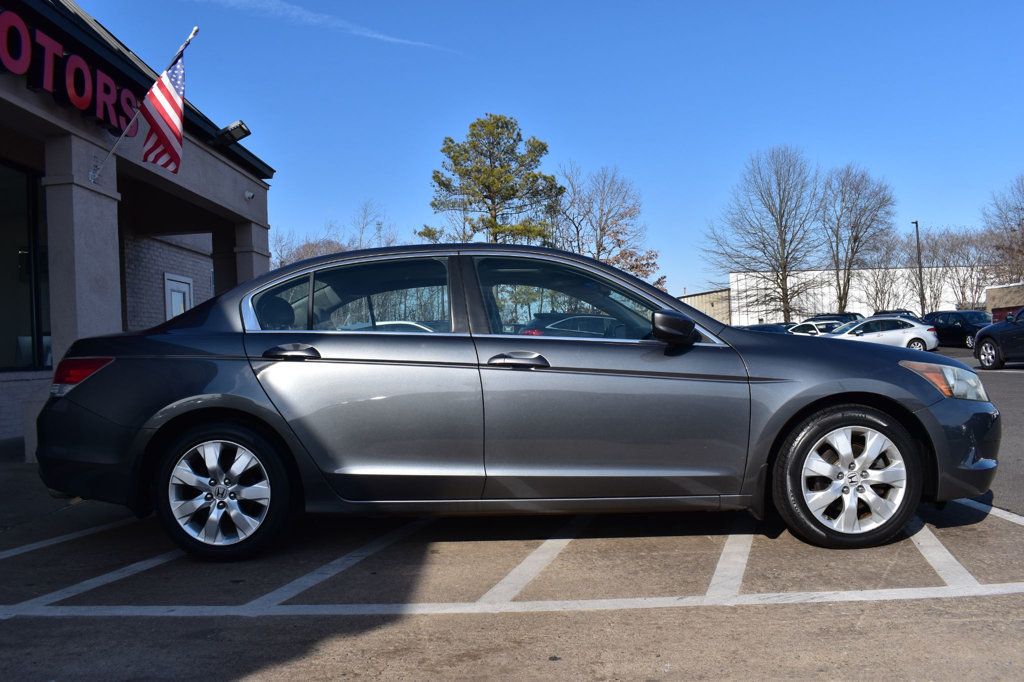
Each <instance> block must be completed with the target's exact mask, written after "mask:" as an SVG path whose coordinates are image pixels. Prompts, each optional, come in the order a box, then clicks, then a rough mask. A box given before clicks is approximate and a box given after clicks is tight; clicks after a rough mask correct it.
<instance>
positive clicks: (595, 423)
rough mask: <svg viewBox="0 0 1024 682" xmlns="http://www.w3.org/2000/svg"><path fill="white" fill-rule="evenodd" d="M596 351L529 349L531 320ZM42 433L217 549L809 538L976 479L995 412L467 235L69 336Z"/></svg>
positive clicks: (359, 256) (840, 538) (560, 340)
mask: <svg viewBox="0 0 1024 682" xmlns="http://www.w3.org/2000/svg"><path fill="white" fill-rule="evenodd" d="M538 314H540V315H542V316H543V315H545V314H556V315H569V314H572V315H586V316H598V317H601V318H607V319H608V322H607V324H604V325H603V331H602V333H601V335H599V336H593V337H581V336H571V335H566V336H559V335H557V334H554V333H552V334H548V333H545V334H543V335H528V334H521V333H519V330H522V329H523V328H524V327H525V326H526V325H528V324H530V323H531V321H533V320H535V319H537V315H538ZM51 393H52V396H51V398H50V400H49V401H48V403H47V404H46V406H45V408H44V409H43V411H42V413H41V414H40V416H39V419H38V433H39V446H38V452H37V455H38V459H39V463H40V473H41V475H42V477H43V480H44V481H45V482H46V484H47V485H48V486H50V487H51V488H53V489H55V490H58V491H61V492H64V493H67V494H70V495H77V496H82V497H86V498H95V499H99V500H107V501H110V502H115V503H119V504H123V505H127V506H128V507H130V508H131V509H133V510H135V511H136V512H137V513H138V514H146V513H149V512H150V511H155V512H156V515H157V516H158V518H159V520H160V522H161V523H162V525H163V527H164V529H165V530H166V531H167V533H168V534H169V535H170V536H171V537H172V538H173V539H174V540H175V541H176V542H177V543H179V544H180V545H181V546H182V547H184V548H185V549H187V550H188V551H191V552H193V553H195V554H198V555H201V556H204V557H210V558H236V557H241V556H245V555H249V554H251V553H253V552H255V551H257V550H260V549H262V548H265V547H267V546H268V545H270V544H272V543H273V542H274V541H275V540H276V539H278V538H280V537H281V535H282V534H283V533H284V532H285V529H286V528H287V527H288V525H289V524H290V523H295V522H296V521H297V518H298V516H297V512H301V511H303V510H306V511H311V512H343V513H355V514H361V513H367V512H373V513H398V514H452V513H524V512H525V513H554V512H564V513H575V512H611V511H653V510H663V511H676V510H694V509H699V510H723V509H748V510H750V511H751V512H752V513H753V514H754V515H755V516H758V517H761V516H764V515H765V514H766V513H768V506H769V505H774V506H775V508H776V509H777V510H778V511H779V513H780V514H781V516H782V518H783V519H784V520H785V521H786V523H787V524H788V525H789V527H790V528H791V529H792V530H793V532H794V533H796V534H798V535H799V536H800V537H802V538H804V539H805V540H807V541H809V542H812V543H815V544H819V545H823V546H827V547H863V546H868V545H873V544H877V543H881V542H885V541H886V540H888V539H890V538H892V537H893V536H894V535H895V534H896V533H897V532H899V531H900V529H901V528H902V527H903V526H904V525H905V523H906V522H907V521H908V520H909V518H910V517H911V515H912V514H913V513H914V510H915V508H916V507H917V505H918V503H919V501H920V500H922V499H924V500H936V501H942V500H949V499H953V498H957V497H962V496H973V495H977V494H979V493H982V492H984V491H986V490H987V489H988V487H989V484H990V483H991V482H992V479H993V476H994V475H995V472H996V466H997V453H998V449H999V436H1000V415H999V412H998V411H997V410H996V408H995V407H994V406H993V405H992V404H991V403H990V402H989V401H988V397H987V396H986V394H985V389H984V387H983V386H982V384H981V382H980V381H979V380H978V377H977V375H975V373H974V372H972V371H971V370H970V369H968V368H967V367H966V366H965V365H963V364H961V363H959V362H957V361H956V360H952V359H949V358H943V357H933V356H931V355H929V354H927V353H923V352H917V351H914V350H908V349H906V348H897V347H888V346H881V345H874V344H859V343H846V342H843V341H838V340H833V339H829V338H821V337H819V338H813V339H812V338H809V337H804V336H794V335H781V334H764V333H758V332H755V331H746V330H742V329H735V328H731V327H728V326H726V325H723V324H721V323H720V322H717V321H716V320H714V319H712V318H710V317H707V316H705V315H703V314H701V313H700V312H698V311H696V310H694V309H692V308H689V307H687V306H686V305H684V304H682V303H681V302H680V301H678V300H677V299H675V298H673V297H671V296H669V295H667V294H666V293H664V292H662V291H660V290H658V289H656V288H654V287H651V286H650V285H648V284H646V283H644V282H642V281H640V280H639V279H636V278H634V277H632V276H630V275H628V274H625V273H623V272H621V271H619V270H616V269H614V268H612V267H609V266H607V265H604V264H601V263H599V262H596V261H593V260H590V259H587V258H583V257H580V256H575V255H571V254H567V253H562V252H558V251H552V250H547V249H540V248H530V247H501V246H494V245H485V244H472V245H467V244H462V245H448V246H445V245H440V246H410V247H397V248H389V249H378V250H369V251H355V252H348V253H342V254H337V255H332V256H325V257H321V258H316V259H312V260H308V261H303V262H300V263H297V264H294V265H291V266H288V267H286V268H284V269H281V270H277V271H274V272H271V273H268V274H266V275H263V276H262V277H259V278H257V279H255V280H253V281H250V282H248V283H246V284H243V285H242V286H240V287H238V288H236V289H234V290H231V291H228V292H226V293H224V294H221V295H220V296H218V297H216V298H214V299H212V300H210V301H207V302H205V303H203V304H201V305H199V306H198V307H196V308H194V309H192V310H189V311H187V312H185V313H184V314H182V315H180V316H178V317H176V318H174V319H172V320H171V321H169V322H167V323H165V324H163V325H161V326H159V327H155V328H153V329H149V330H147V331H143V332H136V333H128V334H116V335H112V336H105V337H98V338H90V339H82V340H80V341H78V342H76V343H75V344H74V345H73V346H72V347H71V349H70V350H69V351H68V352H67V355H66V356H65V358H64V359H63V360H62V361H61V363H60V364H59V366H58V368H57V370H56V372H55V376H54V383H53V387H52V391H51Z"/></svg>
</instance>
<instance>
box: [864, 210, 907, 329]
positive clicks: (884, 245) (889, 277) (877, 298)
mask: <svg viewBox="0 0 1024 682" xmlns="http://www.w3.org/2000/svg"><path fill="white" fill-rule="evenodd" d="M908 244H909V242H908V240H907V237H906V236H904V235H899V234H897V232H896V230H894V229H888V230H885V231H884V232H882V233H881V234H879V235H877V236H876V237H875V238H874V239H873V240H871V242H869V243H868V244H867V245H866V246H865V248H864V251H863V252H862V255H861V259H862V266H863V269H862V270H861V271H860V272H859V273H858V274H857V277H858V278H859V280H860V284H861V288H862V290H863V291H864V301H863V302H864V304H865V305H866V306H868V307H869V308H870V309H871V310H872V311H878V310H894V309H897V308H905V307H907V306H908V305H909V304H910V291H911V287H912V282H913V280H912V279H911V278H909V277H907V275H906V271H905V270H904V263H905V262H906V260H907V249H908Z"/></svg>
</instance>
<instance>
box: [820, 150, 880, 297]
mask: <svg viewBox="0 0 1024 682" xmlns="http://www.w3.org/2000/svg"><path fill="white" fill-rule="evenodd" d="M895 205H896V200H895V199H894V198H893V194H892V189H891V188H890V187H889V185H888V183H886V182H884V181H883V180H878V179H875V178H872V177H871V175H870V174H869V173H868V172H867V171H865V170H863V169H861V168H858V167H856V166H854V165H853V164H847V165H845V166H843V167H842V168H836V169H834V170H831V171H829V172H828V173H827V174H826V175H825V178H824V180H823V182H822V186H821V203H820V205H819V221H820V225H821V230H822V241H823V242H824V246H825V254H826V256H827V262H828V264H829V265H830V266H831V269H832V271H833V274H834V278H835V289H836V310H837V311H838V312H841V313H842V312H846V306H847V305H849V303H850V300H849V299H850V285H851V283H852V282H853V278H854V273H855V272H856V271H857V270H858V269H860V268H861V267H863V265H864V263H863V257H864V251H865V249H866V248H868V246H869V245H870V244H871V243H872V242H873V241H875V240H876V239H878V238H879V237H881V236H882V235H883V234H884V233H885V232H886V231H888V230H891V229H892V220H893V212H894V208H895Z"/></svg>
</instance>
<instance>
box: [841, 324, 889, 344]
mask: <svg viewBox="0 0 1024 682" xmlns="http://www.w3.org/2000/svg"><path fill="white" fill-rule="evenodd" d="M846 336H847V337H848V338H851V339H854V340H856V341H870V342H874V343H879V342H880V341H881V336H882V328H881V325H879V324H878V320H868V321H867V322H864V323H862V324H859V325H857V326H856V327H854V328H853V329H851V330H850V331H848V332H847V333H846Z"/></svg>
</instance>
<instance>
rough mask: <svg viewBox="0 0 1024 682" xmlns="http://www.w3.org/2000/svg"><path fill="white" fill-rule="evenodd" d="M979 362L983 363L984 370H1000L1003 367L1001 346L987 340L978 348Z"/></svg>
mask: <svg viewBox="0 0 1024 682" xmlns="http://www.w3.org/2000/svg"><path fill="white" fill-rule="evenodd" d="M978 360H979V361H981V367H982V369H999V368H1000V367H1002V366H1003V356H1002V354H1001V353H1000V352H999V346H997V345H996V342H995V341H993V340H992V339H985V340H984V341H982V342H981V346H979V347H978Z"/></svg>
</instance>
